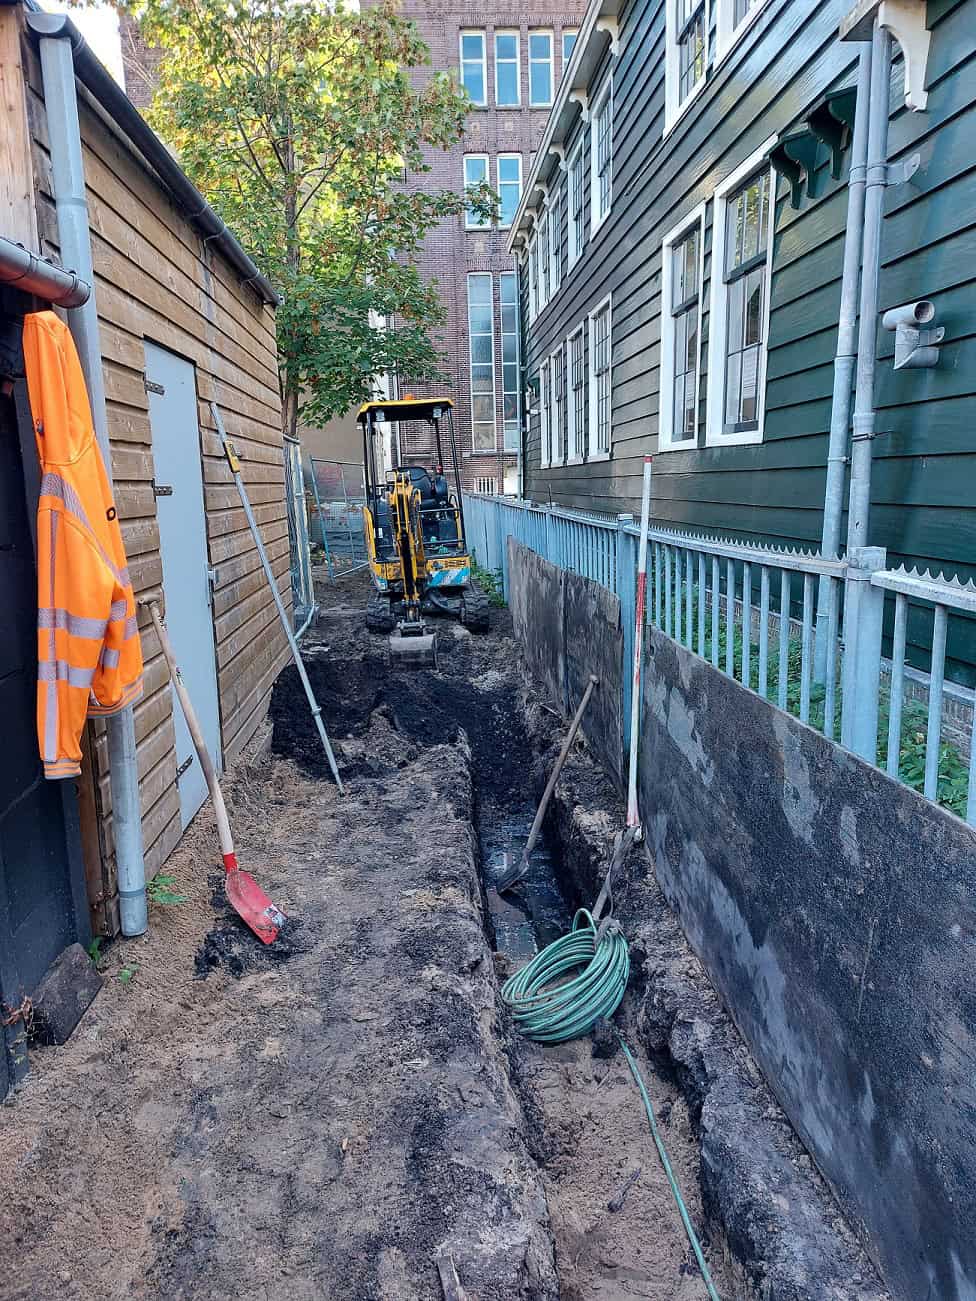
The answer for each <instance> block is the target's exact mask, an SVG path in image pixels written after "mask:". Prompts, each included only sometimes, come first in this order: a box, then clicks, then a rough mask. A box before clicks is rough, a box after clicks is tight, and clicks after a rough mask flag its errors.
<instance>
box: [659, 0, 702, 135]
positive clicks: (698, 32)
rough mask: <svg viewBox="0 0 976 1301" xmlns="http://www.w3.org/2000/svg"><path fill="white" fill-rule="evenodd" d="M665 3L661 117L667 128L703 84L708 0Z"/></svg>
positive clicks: (680, 0)
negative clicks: (663, 98) (663, 96)
mask: <svg viewBox="0 0 976 1301" xmlns="http://www.w3.org/2000/svg"><path fill="white" fill-rule="evenodd" d="M713 2H714V0H713ZM666 3H667V17H666V20H665V26H666V42H665V69H664V73H665V78H664V79H665V108H664V118H665V127H666V128H667V127H670V126H671V125H672V124H673V123H674V122H675V120H676V119H677V118H678V116H679V115H680V113H681V112H682V110H683V109H684V108H685V107H686V106H687V105H688V104H690V103H691V101H692V99H693V98H694V96H695V94H696V93H697V92H698V91H699V90H700V89H701V87H702V86H703V85H704V84H705V70H706V68H707V66H708V22H709V14H708V7H709V0H666Z"/></svg>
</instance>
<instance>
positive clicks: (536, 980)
mask: <svg viewBox="0 0 976 1301" xmlns="http://www.w3.org/2000/svg"><path fill="white" fill-rule="evenodd" d="M576 969H580V970H579V975H577V976H575V977H574V978H573V979H572V980H567V981H564V982H563V983H562V984H554V983H553V982H554V981H558V979H559V977H560V976H563V975H565V974H566V972H568V971H573V970H576ZM629 976H630V954H629V952H628V949H627V941H626V939H625V938H624V935H623V932H622V931H621V930H620V928H619V927H618V926H616V925H614V926H611V928H610V929H609V930H608V931H607V933H606V934H605V935H604V937H603V939H602V940H601V941H600V944H599V946H598V945H597V943H596V922H594V920H593V917H592V915H591V914H590V912H589V911H588V910H587V909H586V908H581V909H580V910H579V912H578V913H577V914H576V916H575V917H574V918H573V929H572V930H571V931H570V932H569V934H568V935H561V936H560V937H559V939H558V940H554V941H553V942H552V944H550V945H548V946H547V947H546V948H544V949H543V950H542V952H541V953H537V954H536V955H535V957H534V958H533V959H532V961H531V962H530V963H528V965H527V966H524V967H523V968H522V970H521V971H517V972H516V973H515V975H514V976H512V977H511V978H510V979H509V980H506V982H505V984H504V986H503V987H502V999H503V1000H504V1001H505V1003H506V1004H507V1005H508V1006H509V1007H510V1008H511V1010H512V1017H513V1018H514V1020H515V1024H516V1025H517V1026H518V1027H519V1029H520V1030H521V1031H522V1033H523V1034H524V1035H525V1036H526V1038H528V1039H534V1040H535V1041H536V1043H541V1044H561V1043H566V1042H567V1041H568V1040H570V1039H576V1038H577V1037H578V1036H579V1035H583V1034H588V1033H589V1031H590V1030H592V1028H593V1026H594V1024H595V1022H597V1021H599V1020H600V1018H601V1017H607V1018H609V1017H611V1016H613V1014H614V1012H616V1010H617V1008H618V1007H619V1006H620V1000H621V999H622V998H623V996H624V990H625V989H626V988H627V980H628V977H629Z"/></svg>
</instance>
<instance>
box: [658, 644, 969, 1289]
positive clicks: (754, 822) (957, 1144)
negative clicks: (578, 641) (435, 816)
mask: <svg viewBox="0 0 976 1301" xmlns="http://www.w3.org/2000/svg"><path fill="white" fill-rule="evenodd" d="M648 650H649V661H648V669H647V672H646V675H645V685H644V719H643V728H642V762H641V789H640V794H641V810H642V813H643V816H644V819H645V824H646V830H647V835H648V840H649V848H650V850H651V852H652V854H653V856H654V860H655V862H656V866H657V875H658V878H659V880H660V882H661V885H662V887H663V889H664V891H665V893H666V895H667V897H668V899H669V901H670V902H671V904H672V906H673V907H674V908H675V910H676V912H677V913H678V915H679V917H680V919H681V922H682V925H683V927H684V930H685V932H686V934H687V936H688V938H689V940H690V941H691V943H692V945H693V946H694V948H695V949H696V950H697V952H698V953H699V955H700V957H701V958H702V961H703V962H704V964H705V966H706V967H707V969H708V971H709V974H710V976H711V978H712V980H713V982H714V984H715V986H716V988H717V989H718V991H719V993H720V994H721V996H722V998H723V999H724V1001H725V1003H726V1005H727V1007H728V1008H729V1010H730V1012H731V1014H732V1016H733V1018H734V1019H735V1021H736V1022H737V1024H738V1026H739V1029H740V1031H741V1032H742V1034H743V1036H744V1037H745V1039H746V1040H747V1042H748V1043H749V1045H750V1047H751V1048H752V1051H753V1052H754V1054H755V1056H756V1058H757V1060H758V1061H759V1064H760V1066H761V1067H762V1069H763V1072H764V1074H765V1075H766V1078H767V1080H768V1081H769V1083H770V1085H771V1087H772V1089H773V1091H774V1092H775V1094H776V1095H777V1097H778V1098H779V1100H780V1101H781V1103H782V1105H783V1107H784V1109H785V1110H786V1112H787V1113H788V1115H789V1116H790V1118H791V1120H792V1121H793V1123H794V1125H795V1126H796V1128H797V1130H798V1132H799V1133H800V1135H801V1137H802V1138H803V1141H804V1142H805V1144H806V1145H807V1148H808V1150H809V1151H810V1152H811V1153H812V1154H813V1156H814V1157H815V1159H816V1161H817V1163H818V1164H819V1166H820V1168H821V1170H822V1171H823V1173H824V1175H825V1176H826V1178H827V1179H828V1181H829V1183H830V1184H831V1186H832V1187H833V1189H834V1190H835V1192H836V1194H837V1197H838V1199H839V1200H840V1202H841V1204H842V1206H843V1207H844V1209H845V1211H846V1213H847V1215H848V1217H849V1219H850V1222H851V1223H852V1225H854V1227H855V1228H856V1229H858V1230H859V1231H860V1232H861V1234H862V1236H863V1237H864V1240H865V1243H866V1245H867V1246H868V1248H869V1250H870V1251H871V1252H872V1254H873V1255H874V1256H875V1258H876V1259H877V1261H878V1263H879V1266H880V1268H881V1269H882V1271H883V1273H884V1276H885V1279H886V1281H887V1283H888V1285H889V1287H890V1288H891V1290H892V1293H893V1294H894V1295H895V1296H897V1297H898V1298H900V1299H902V1301H972V1299H973V1298H976V1231H974V1227H973V1206H974V1197H976V1087H974V1080H976V832H974V831H973V829H972V828H969V827H967V826H965V825H964V824H963V823H962V822H960V821H959V820H958V819H956V818H954V817H952V816H951V815H950V814H946V813H943V812H942V811H941V810H939V809H937V808H935V807H934V806H933V805H931V804H929V803H928V802H927V801H925V800H923V799H922V798H921V797H920V796H918V795H916V794H915V793H914V792H912V791H910V790H908V789H906V788H905V787H903V786H901V785H899V784H898V783H896V782H894V781H892V780H891V779H889V778H888V777H887V776H885V775H884V774H883V773H881V772H879V771H878V770H877V769H875V768H872V767H870V766H869V765H867V764H865V763H863V762H862V761H860V760H859V759H857V758H855V757H854V756H853V755H851V754H849V753H847V752H846V751H844V750H841V749H840V748H839V747H838V746H836V745H834V744H832V743H831V742H829V741H827V740H825V739H824V738H823V737H822V736H820V735H819V734H818V733H816V732H814V731H812V730H811V729H810V728H808V727H804V726H803V725H802V724H801V723H799V722H797V721H796V720H795V719H793V718H791V717H789V716H788V715H786V714H784V713H782V712H781V711H780V710H778V709H776V708H775V707H774V706H772V705H770V704H769V703H768V702H766V701H764V700H762V699H761V698H760V697H759V696H757V695H755V694H754V693H752V692H749V691H746V690H744V689H743V688H742V687H741V686H739V685H738V684H736V683H734V682H732V681H731V680H730V679H729V678H727V677H725V676H724V675H723V674H721V673H718V672H717V671H715V670H714V669H712V668H711V666H710V665H708V664H706V663H705V662H704V661H702V660H701V659H699V658H698V657H697V656H695V655H692V654H691V653H689V652H688V651H686V650H684V649H683V648H681V647H679V646H677V645H676V644H675V643H674V642H672V641H671V640H670V639H668V638H667V637H665V636H664V635H663V634H661V633H660V632H658V631H656V630H653V629H652V630H650V633H649V646H648Z"/></svg>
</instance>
